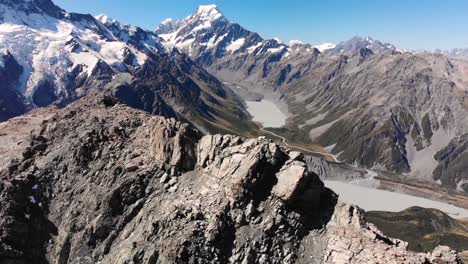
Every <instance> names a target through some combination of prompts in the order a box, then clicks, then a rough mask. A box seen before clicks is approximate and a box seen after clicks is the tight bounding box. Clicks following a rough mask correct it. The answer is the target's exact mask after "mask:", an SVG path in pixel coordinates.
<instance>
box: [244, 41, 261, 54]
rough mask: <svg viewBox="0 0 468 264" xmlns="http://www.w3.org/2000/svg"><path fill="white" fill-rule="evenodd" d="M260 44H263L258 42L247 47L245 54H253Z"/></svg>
mask: <svg viewBox="0 0 468 264" xmlns="http://www.w3.org/2000/svg"><path fill="white" fill-rule="evenodd" d="M262 44H263V42H258V43H257V44H255V45H253V46H251V47H249V48H248V49H247V52H248V53H249V54H250V53H252V52H254V51H255V50H256V49H257V48H258V47H260V46H262Z"/></svg>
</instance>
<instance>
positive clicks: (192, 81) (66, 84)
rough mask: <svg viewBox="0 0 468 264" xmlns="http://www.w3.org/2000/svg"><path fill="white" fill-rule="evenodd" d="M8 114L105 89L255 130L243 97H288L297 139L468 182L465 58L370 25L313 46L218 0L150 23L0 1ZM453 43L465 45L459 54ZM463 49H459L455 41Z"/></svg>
mask: <svg viewBox="0 0 468 264" xmlns="http://www.w3.org/2000/svg"><path fill="white" fill-rule="evenodd" d="M0 21H1V24H0V36H2V38H0V91H1V92H0V120H2V121H4V120H7V119H9V118H11V117H14V116H18V115H20V114H23V113H25V112H27V111H29V110H31V109H33V108H36V107H44V106H47V105H50V104H54V105H58V106H60V107H63V106H66V105H68V104H69V103H71V102H73V101H75V100H77V99H78V98H81V97H83V96H85V95H89V94H94V93H102V92H110V93H112V94H114V95H115V96H117V97H118V98H120V99H121V100H123V101H124V102H125V103H127V104H128V105H130V106H132V107H135V108H138V109H142V110H145V111H147V112H149V113H152V114H158V115H163V116H166V117H174V118H177V119H178V120H181V121H185V122H189V123H191V124H192V125H194V126H195V127H197V128H198V129H199V130H201V131H203V132H205V133H210V132H222V133H226V132H229V133H235V134H241V135H244V136H253V135H258V134H259V133H260V131H259V130H258V129H259V127H258V125H257V124H255V123H254V122H252V121H251V120H250V119H251V116H250V114H249V113H248V112H247V111H246V106H245V102H244V101H245V100H247V99H252V96H253V98H254V99H256V100H258V99H261V98H267V99H270V100H273V101H275V102H276V103H278V104H280V105H281V106H282V108H284V109H287V110H288V112H289V118H288V120H287V124H286V125H285V126H284V127H281V128H270V130H271V131H272V132H274V133H276V134H278V135H280V136H283V137H285V138H286V139H287V140H288V141H289V142H290V143H292V144H294V145H296V146H310V145H313V144H317V145H320V146H321V147H323V148H324V149H325V150H326V151H329V152H331V153H332V154H334V155H335V156H336V157H337V159H338V160H340V161H342V162H344V163H347V164H352V165H357V166H359V167H364V168H369V169H375V170H385V171H390V172H394V173H397V174H400V175H403V176H408V177H411V178H417V179H423V180H426V181H429V182H432V183H438V184H443V185H445V186H448V187H451V188H453V189H456V190H458V191H461V192H466V191H467V190H468V173H467V172H466V170H463V168H462V167H463V166H461V165H459V164H464V163H466V162H465V161H466V160H467V159H466V156H467V155H468V154H466V153H467V152H466V148H464V147H463V146H457V142H462V141H464V139H465V138H466V135H467V134H468V115H467V112H466V111H467V110H466V109H467V105H468V92H467V88H466V87H468V78H467V76H468V63H467V62H466V60H463V59H458V58H457V57H455V56H446V55H444V54H440V53H417V52H407V51H403V50H401V49H398V48H397V47H395V46H394V45H392V44H389V43H383V42H381V41H378V40H375V39H372V38H370V37H365V38H362V37H354V38H352V39H350V40H347V41H344V42H342V43H338V44H337V45H332V44H324V45H318V46H313V45H310V44H304V43H302V42H300V41H292V42H291V43H289V44H285V43H282V42H281V41H280V40H278V39H264V38H262V37H261V36H260V35H259V34H257V33H255V32H253V31H250V30H248V29H245V28H243V27H242V26H241V25H240V24H238V23H234V22H231V21H230V20H229V19H228V18H226V17H225V16H224V15H223V14H222V13H221V12H220V11H219V10H218V8H217V7H216V6H215V5H206V6H200V7H199V8H197V10H195V12H194V13H193V14H192V15H190V16H188V17H186V18H185V19H182V20H174V19H166V20H164V21H163V23H161V25H160V26H158V28H157V29H156V30H155V31H150V30H144V29H142V28H139V27H136V26H131V25H124V24H122V23H120V22H118V21H116V20H113V19H111V18H109V17H108V16H105V15H100V16H96V17H93V16H91V15H82V14H76V13H69V12H66V11H65V10H62V9H61V8H59V7H57V6H56V5H54V4H53V3H52V2H51V1H50V0H22V1H10V0H0ZM457 54H459V53H457ZM460 54H461V53H460Z"/></svg>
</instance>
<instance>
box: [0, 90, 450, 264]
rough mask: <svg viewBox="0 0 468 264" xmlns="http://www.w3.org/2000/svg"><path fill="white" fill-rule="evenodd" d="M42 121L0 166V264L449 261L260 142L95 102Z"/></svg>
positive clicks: (297, 160)
mask: <svg viewBox="0 0 468 264" xmlns="http://www.w3.org/2000/svg"><path fill="white" fill-rule="evenodd" d="M51 111H52V110H51ZM53 111H55V115H53V116H50V115H37V117H41V118H42V120H43V121H42V122H35V123H34V122H29V125H30V126H31V127H30V128H31V129H32V128H33V127H35V128H36V129H34V130H33V131H34V132H32V133H31V134H30V136H29V139H28V140H27V141H26V143H27V144H19V145H15V146H13V145H12V146H11V147H12V148H19V149H18V150H20V151H21V153H22V154H21V156H20V157H17V158H12V159H9V160H8V159H6V160H5V159H2V162H3V163H7V164H2V166H0V167H2V168H4V169H2V170H1V172H0V175H1V176H0V177H1V182H0V262H1V263H15V264H16V263H32V262H34V263H228V262H232V263H363V261H365V262H371V261H374V262H380V261H385V262H388V263H401V262H402V261H403V260H404V261H407V262H408V263H430V262H434V263H440V262H437V261H439V259H447V260H449V261H448V262H447V263H456V261H457V260H456V258H457V255H456V254H455V253H454V252H452V251H447V250H446V249H444V248H442V249H441V250H438V251H437V252H435V253H434V254H433V255H426V254H419V253H413V252H411V251H408V250H406V248H405V245H406V244H405V243H403V242H401V241H397V240H393V239H389V238H386V237H385V236H383V235H382V234H381V233H380V232H379V231H378V230H376V229H375V228H373V226H371V225H369V224H367V223H366V221H365V219H364V218H363V214H362V211H361V210H360V209H358V208H356V207H354V206H350V205H345V204H342V203H341V202H337V197H336V195H335V194H334V193H333V192H331V191H330V190H328V189H327V188H325V187H324V186H323V183H322V182H321V181H320V180H319V179H318V176H317V175H316V174H314V173H312V172H310V171H309V170H307V166H306V164H305V162H304V159H303V156H302V155H301V154H300V153H297V152H292V151H289V150H288V149H285V148H282V147H280V146H279V145H277V144H275V143H272V142H271V141H269V140H267V139H265V138H257V139H245V138H241V137H237V136H229V135H209V136H205V137H202V136H201V135H200V133H199V132H198V131H196V130H194V129H192V128H190V127H189V126H187V125H185V124H182V123H179V122H176V121H175V120H173V119H165V118H162V117H158V116H151V115H149V114H147V113H145V112H142V111H139V110H135V109H132V108H129V107H127V106H125V105H122V104H120V103H119V101H117V100H116V99H114V98H113V97H109V96H103V95H101V96H95V97H86V98H83V99H81V100H79V101H78V102H75V103H73V104H71V105H70V106H69V107H67V108H65V109H62V110H59V109H56V110H53ZM31 118H32V117H31ZM24 120H25V122H22V123H20V124H19V125H21V124H26V123H28V121H27V119H24ZM8 122H11V123H5V124H3V125H6V126H8V125H9V124H13V123H14V122H15V119H13V120H10V121H8ZM33 123H34V124H35V125H33ZM15 124H16V125H18V123H15ZM1 129H2V131H7V130H6V129H5V127H4V126H2V127H1ZM18 131H22V130H20V129H19V130H18ZM24 133H26V134H27V132H24ZM4 136H6V135H2V136H1V137H4ZM18 146H20V147H18ZM21 146H22V147H21ZM7 151H8V149H7ZM436 259H437V260H436ZM444 263H445V262H444Z"/></svg>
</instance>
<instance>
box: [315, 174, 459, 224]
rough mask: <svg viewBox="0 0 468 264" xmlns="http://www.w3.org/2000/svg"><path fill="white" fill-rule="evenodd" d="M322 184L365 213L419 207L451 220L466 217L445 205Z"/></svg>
mask: <svg viewBox="0 0 468 264" xmlns="http://www.w3.org/2000/svg"><path fill="white" fill-rule="evenodd" d="M324 183H325V186H327V187H328V188H330V189H332V190H333V191H334V192H335V193H337V194H338V195H339V196H340V200H341V201H343V202H347V203H351V204H355V205H357V206H359V207H361V208H362V209H364V210H366V211H390V212H400V211H403V210H405V209H407V208H409V207H412V206H419V207H424V208H434V209H439V210H440V211H442V212H445V213H446V214H448V215H450V216H451V217H453V218H467V217H468V210H466V209H463V208H459V207H456V206H454V205H451V204H447V203H442V202H437V201H432V200H429V199H425V198H420V197H415V196H411V195H407V194H402V193H395V192H389V191H384V190H378V189H372V188H367V187H362V186H359V185H355V184H350V183H344V182H338V181H324Z"/></svg>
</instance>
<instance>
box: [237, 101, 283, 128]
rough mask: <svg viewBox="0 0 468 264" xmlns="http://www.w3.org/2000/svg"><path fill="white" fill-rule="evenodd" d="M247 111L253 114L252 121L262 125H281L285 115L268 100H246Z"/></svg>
mask: <svg viewBox="0 0 468 264" xmlns="http://www.w3.org/2000/svg"><path fill="white" fill-rule="evenodd" d="M246 104H247V111H249V113H250V114H251V115H252V116H253V121H255V122H259V123H260V124H262V126H263V127H282V126H284V125H285V124H286V119H287V116H286V115H285V114H284V113H283V112H281V110H280V109H279V108H278V106H276V105H275V104H274V103H273V102H271V101H268V100H262V101H259V102H258V101H246Z"/></svg>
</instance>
